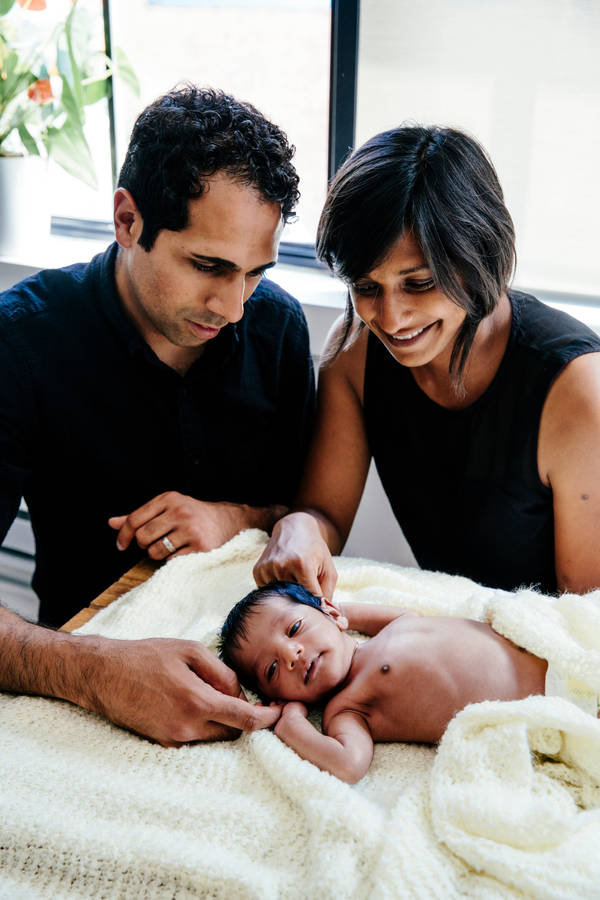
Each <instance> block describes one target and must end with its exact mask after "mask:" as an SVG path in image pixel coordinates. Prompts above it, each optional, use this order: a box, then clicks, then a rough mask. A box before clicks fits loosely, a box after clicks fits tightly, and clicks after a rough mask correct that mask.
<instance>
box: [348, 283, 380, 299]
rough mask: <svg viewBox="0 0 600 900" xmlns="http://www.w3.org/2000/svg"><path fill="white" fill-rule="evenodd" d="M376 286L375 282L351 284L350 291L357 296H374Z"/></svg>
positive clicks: (376, 289)
mask: <svg viewBox="0 0 600 900" xmlns="http://www.w3.org/2000/svg"><path fill="white" fill-rule="evenodd" d="M377 291H378V287H377V285H376V284H353V285H352V293H353V294H356V296H357V297H375V295H376V294H377Z"/></svg>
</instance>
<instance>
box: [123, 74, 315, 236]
mask: <svg viewBox="0 0 600 900" xmlns="http://www.w3.org/2000/svg"><path fill="white" fill-rule="evenodd" d="M294 152H295V148H294V147H293V146H292V145H291V144H290V143H289V141H288V139H287V137H286V135H285V134H284V132H283V131H282V130H281V129H280V128H278V127H277V125H274V124H273V123H272V122H270V121H269V120H268V119H266V118H265V117H264V116H263V115H262V113H260V112H259V111H258V110H257V109H256V108H255V107H254V106H252V105H251V104H250V103H244V102H242V101H240V100H236V99H235V97H232V96H231V95H230V94H226V93H224V92H223V91H218V90H215V89H213V88H202V87H197V86H196V85H193V84H185V85H183V86H182V87H179V88H174V89H173V90H172V91H169V92H168V93H167V94H165V95H164V96H162V97H159V98H158V99H157V100H155V101H154V103H151V104H150V105H149V106H148V107H146V109H145V110H143V112H142V113H141V114H140V115H139V117H138V119H137V121H136V123H135V125H134V127H133V132H132V134H131V140H130V142H129V147H128V150H127V155H126V157H125V161H124V163H123V167H122V169H121V173H120V175H119V181H118V186H119V187H122V188H126V189H127V190H128V191H129V192H130V193H131V195H132V197H133V199H134V200H135V202H136V204H137V206H138V209H139V211H140V213H141V215H142V219H143V222H144V226H143V229H142V233H141V235H140V239H139V243H140V245H141V246H142V247H143V248H144V250H146V251H150V250H151V249H152V247H153V245H154V241H155V240H156V237H157V235H158V233H159V232H160V231H161V230H162V229H163V228H166V229H168V230H170V231H181V229H182V228H185V227H186V226H187V224H188V207H189V201H190V200H193V199H194V198H196V197H200V196H201V195H202V194H203V193H204V191H205V189H206V184H207V180H208V179H209V178H210V177H211V176H212V175H214V174H215V173H217V172H225V173H227V174H228V175H229V176H230V177H231V178H233V179H234V180H236V181H238V182H239V183H240V184H244V185H248V186H250V187H253V188H255V189H256V190H257V191H258V193H259V194H260V196H261V197H262V198H263V199H264V200H267V201H271V202H275V203H278V204H279V206H280V207H281V215H282V217H283V220H284V222H289V221H290V220H291V219H292V218H293V217H294V208H295V206H296V204H297V202H298V198H299V191H298V174H297V172H296V170H295V169H294V166H293V165H292V157H293V155H294Z"/></svg>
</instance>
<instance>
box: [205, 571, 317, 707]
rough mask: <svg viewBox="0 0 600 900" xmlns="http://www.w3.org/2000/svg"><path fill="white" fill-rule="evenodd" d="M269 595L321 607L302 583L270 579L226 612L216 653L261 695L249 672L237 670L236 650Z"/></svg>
mask: <svg viewBox="0 0 600 900" xmlns="http://www.w3.org/2000/svg"><path fill="white" fill-rule="evenodd" d="M269 597H285V598H286V599H287V600H290V601H291V602H292V603H303V604H304V605H305V606H314V607H315V608H316V609H321V600H320V598H319V597H315V595H314V594H311V592H310V591H309V590H307V588H305V587H303V586H302V585H301V584H297V583H296V582H295V581H271V582H270V583H269V584H265V585H264V586H263V587H259V588H256V589H255V590H253V591H250V593H249V594H246V596H245V597H242V599H241V600H239V601H238V602H237V603H236V604H235V606H234V607H233V609H231V610H230V611H229V613H228V615H227V618H226V619H225V622H224V623H223V627H222V628H221V634H220V635H219V656H220V657H221V659H222V660H223V662H224V663H225V664H226V665H227V666H229V668H230V669H234V670H235V671H237V672H238V674H239V675H240V678H241V679H242V681H243V682H244V684H245V685H246V687H248V688H250V690H252V691H254V693H255V694H260V688H259V687H258V685H257V684H256V682H255V680H254V678H253V677H252V675H251V673H249V672H242V671H241V670H240V667H239V661H238V659H237V656H236V652H235V651H236V650H239V649H240V647H241V644H242V642H243V641H245V640H246V639H247V637H248V625H247V623H248V618H249V617H250V616H251V615H252V613H253V612H254V611H255V610H256V609H257V607H259V606H261V605H262V604H263V603H264V602H265V600H268V599H269Z"/></svg>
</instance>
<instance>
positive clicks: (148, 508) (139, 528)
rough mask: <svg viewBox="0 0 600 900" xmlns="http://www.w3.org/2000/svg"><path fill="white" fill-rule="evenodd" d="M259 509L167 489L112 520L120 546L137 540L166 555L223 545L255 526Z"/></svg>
mask: <svg viewBox="0 0 600 900" xmlns="http://www.w3.org/2000/svg"><path fill="white" fill-rule="evenodd" d="M255 513H258V510H257V509H255V508H253V507H248V506H242V505H240V504H237V503H224V502H223V503H206V502H204V501H203V500H196V499H194V497H188V496H186V495H185V494H179V493H177V491H167V493H165V494H159V495H158V497H154V498H153V499H152V500H150V501H149V502H148V503H144V505H143V506H140V507H139V508H138V509H136V510H134V511H133V512H132V513H130V514H129V515H128V516H113V517H112V518H111V519H109V520H108V524H109V525H110V527H111V528H114V529H115V530H117V531H118V534H117V547H118V548H119V550H125V549H126V548H127V547H129V545H130V543H131V542H132V541H133V540H136V541H137V543H138V544H139V546H140V547H141V548H142V550H145V551H146V552H147V554H148V556H150V557H151V558H152V559H165V558H166V557H167V556H168V557H172V556H181V555H182V554H184V553H192V552H195V551H196V552H197V551H204V550H214V548H215V547H220V546H221V544H224V543H226V541H228V540H230V539H231V538H232V537H234V536H235V535H236V534H237V533H238V532H239V531H242V530H243V529H244V528H251V527H254V519H255V518H256V516H255V515H254V514H255ZM256 527H262V526H261V525H256ZM171 548H173V549H171Z"/></svg>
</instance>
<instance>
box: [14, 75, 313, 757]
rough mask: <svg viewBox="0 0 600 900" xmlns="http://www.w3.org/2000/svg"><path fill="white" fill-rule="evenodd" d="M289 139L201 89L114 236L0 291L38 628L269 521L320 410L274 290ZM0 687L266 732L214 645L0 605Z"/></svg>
mask: <svg viewBox="0 0 600 900" xmlns="http://www.w3.org/2000/svg"><path fill="white" fill-rule="evenodd" d="M292 154H293V148H291V147H290V146H289V145H288V143H287V140H286V137H285V135H284V134H283V133H282V132H281V131H280V130H279V129H278V128H277V127H276V126H274V125H272V124H271V123H270V122H268V121H266V120H265V119H264V118H263V117H262V116H261V115H260V113H258V112H257V111H256V110H255V109H254V108H253V107H251V106H249V105H248V104H243V103H239V102H238V101H236V100H234V98H232V97H230V96H228V95H225V94H222V93H220V92H216V91H212V90H201V89H198V88H194V87H192V86H187V87H185V88H183V89H180V90H177V91H172V92H170V93H169V94H167V95H165V96H164V97H161V98H159V99H158V100H157V101H155V102H154V103H153V104H151V105H150V106H149V107H148V108H147V109H146V110H144V112H143V113H142V114H141V115H140V117H139V118H138V121H137V122H136V125H135V127H134V130H133V133H132V137H131V141H130V145H129V148H128V151H127V156H126V159H125V163H124V165H123V168H122V170H121V174H120V177H119V187H118V189H117V191H116V193H115V199H114V222H115V232H116V243H115V244H113V245H112V246H111V247H110V248H109V249H108V250H107V251H106V252H105V253H103V254H100V255H99V256H97V257H95V258H94V259H93V260H92V262H91V263H89V264H88V265H76V266H71V267H69V268H67V269H63V270H49V271H46V272H41V273H40V274H39V275H36V276H34V277H33V278H30V279H27V280H26V281H24V282H22V283H21V284H18V285H16V286H15V287H14V288H12V289H11V290H9V291H7V292H6V293H5V294H4V295H2V296H1V297H0V539H1V538H3V536H4V534H5V533H6V531H7V529H8V528H9V526H10V524H11V522H12V520H13V518H14V516H15V514H16V511H17V508H18V505H19V501H20V498H21V496H24V497H25V499H26V501H27V504H28V507H29V511H30V514H31V521H32V526H33V531H34V534H35V537H36V572H35V576H34V581H33V584H34V587H35V589H36V591H37V593H38V595H39V597H40V621H41V622H43V623H45V624H50V625H59V624H61V623H62V622H64V621H66V619H68V618H69V617H70V616H71V615H72V614H73V613H74V612H75V611H76V610H77V609H79V608H81V607H82V606H85V605H86V604H87V603H88V602H89V601H90V600H91V599H92V598H93V596H95V595H96V594H97V593H99V592H100V591H101V590H103V589H104V588H105V587H106V586H107V585H108V584H110V583H111V582H113V581H114V580H115V579H116V578H118V577H119V575H120V574H122V572H123V571H125V570H126V569H128V568H129V567H130V566H131V565H132V564H134V563H135V562H136V561H137V560H138V559H139V558H140V555H141V554H142V553H143V552H146V553H148V555H149V556H151V557H152V558H154V559H164V558H166V557H167V556H171V555H174V554H180V553H189V552H191V551H193V550H209V549H211V548H213V547H217V546H219V545H220V544H222V543H224V542H225V541H227V540H228V539H229V538H231V537H232V536H233V535H234V534H236V533H237V532H239V531H240V530H242V529H243V528H248V527H260V528H264V529H267V530H268V529H270V528H271V526H272V525H273V523H274V522H275V521H276V519H277V518H278V517H279V516H280V515H282V514H283V512H284V511H285V504H287V503H289V502H290V500H291V498H292V495H293V493H294V491H295V488H296V484H297V480H298V477H299V474H300V469H301V466H302V461H303V456H304V452H305V448H306V443H307V437H308V431H309V427H310V420H311V414H312V406H313V400H314V384H313V374H312V367H311V363H310V357H309V350H308V335H307V329H306V323H305V320H304V317H303V315H302V312H301V310H300V307H299V305H298V304H297V302H296V301H295V300H293V299H292V298H291V297H289V296H288V295H287V294H285V292H284V291H282V290H281V289H280V288H278V287H277V286H276V285H274V284H272V283H270V282H267V281H262V283H261V279H262V276H263V274H264V273H265V271H266V270H267V269H269V268H270V267H271V266H273V265H274V264H275V260H276V257H277V248H278V243H279V238H280V235H281V230H282V228H283V225H284V223H285V222H286V221H288V220H289V218H290V217H291V216H292V215H293V208H294V204H295V203H296V201H297V198H298V177H297V175H296V172H295V170H294V168H293V166H292V164H291V157H292ZM0 688H3V689H5V690H12V691H19V692H25V693H34V694H43V695H48V696H56V697H62V698H64V699H67V700H70V701H72V702H74V703H77V704H79V705H81V706H83V707H85V708H88V709H93V710H95V711H97V712H100V713H102V714H104V715H106V716H107V717H108V718H110V719H112V720H113V721H114V722H117V723H118V724H121V725H124V726H126V727H128V728H131V729H132V730H135V731H138V732H140V733H142V734H145V735H148V736H150V737H152V738H154V739H155V740H158V741H160V742H161V743H163V744H165V745H173V744H178V743H181V742H184V741H187V740H195V739H199V738H209V737H224V736H229V735H231V733H232V731H231V729H232V728H238V729H239V728H255V727H264V726H265V725H270V724H272V722H273V720H274V718H276V715H275V716H274V715H273V713H272V712H271V711H270V710H267V709H265V710H263V709H260V708H253V707H251V706H250V705H249V704H247V703H245V702H243V701H242V700H240V699H238V694H239V693H240V690H239V685H238V683H237V680H236V679H235V676H234V675H233V673H232V672H231V671H230V670H229V669H227V668H226V667H225V666H223V665H222V664H221V663H220V662H219V661H218V660H216V659H215V658H214V657H213V656H212V654H210V653H209V652H208V651H206V650H205V649H204V648H203V647H202V646H199V645H197V644H195V643H192V642H182V641H159V640H150V641H132V642H120V641H119V642H115V641H108V640H104V639H101V638H99V637H94V638H89V637H88V638H84V637H77V636H70V635H61V634H58V633H56V632H52V631H48V630H45V629H42V628H38V627H36V626H32V625H29V624H28V623H25V622H22V621H21V620H20V619H18V617H16V616H13V615H12V614H11V613H9V612H8V611H6V610H4V609H0Z"/></svg>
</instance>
